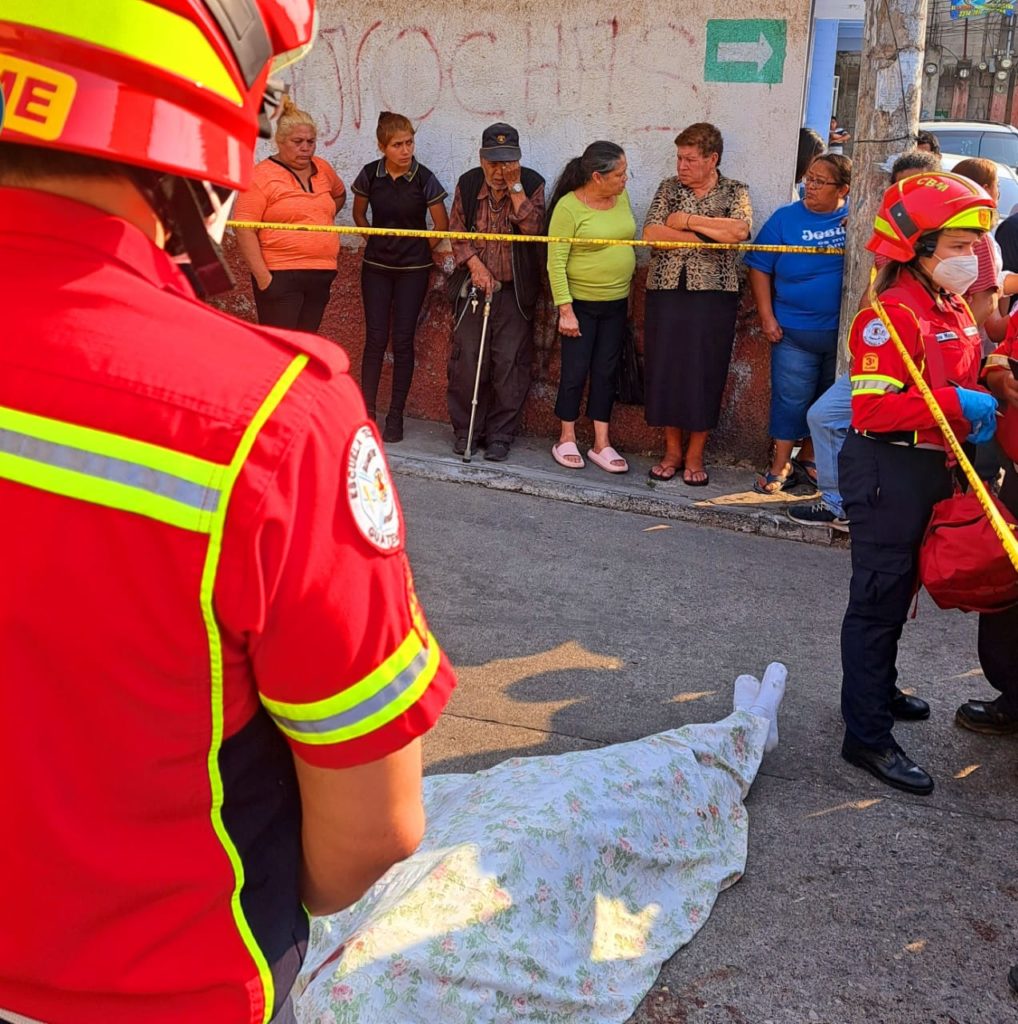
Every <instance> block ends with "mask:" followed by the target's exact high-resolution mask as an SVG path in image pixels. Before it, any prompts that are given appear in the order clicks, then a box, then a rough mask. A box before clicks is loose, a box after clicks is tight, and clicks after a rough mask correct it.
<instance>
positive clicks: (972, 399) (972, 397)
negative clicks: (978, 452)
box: [957, 388, 997, 444]
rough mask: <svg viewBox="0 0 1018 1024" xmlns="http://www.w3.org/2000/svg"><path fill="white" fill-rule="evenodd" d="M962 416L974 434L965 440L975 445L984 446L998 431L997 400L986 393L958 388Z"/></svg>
mask: <svg viewBox="0 0 1018 1024" xmlns="http://www.w3.org/2000/svg"><path fill="white" fill-rule="evenodd" d="M957 392H958V402H959V403H960V405H961V414H962V416H964V417H965V419H967V420H968V421H969V425H970V426H971V428H972V433H971V434H969V436H968V437H966V438H965V440H966V441H971V442H972V443H973V444H984V443H985V442H986V441H989V440H990V438H991V437H993V432H994V431H995V430H996V429H997V399H995V398H994V397H993V395H988V394H987V393H986V392H985V391H973V390H972V389H971V388H958V389H957Z"/></svg>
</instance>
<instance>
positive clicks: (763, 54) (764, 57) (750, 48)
mask: <svg viewBox="0 0 1018 1024" xmlns="http://www.w3.org/2000/svg"><path fill="white" fill-rule="evenodd" d="M773 54H774V50H773V48H772V47H771V44H770V43H769V42H767V37H766V36H765V35H764V34H763V32H761V33H760V38H759V39H757V41H756V42H755V43H718V63H719V64H755V65H756V73H757V74H760V72H761V71H762V70H763V66H764V65H765V64H766V63H767V61H769V60H770V59H771V57H772V56H773Z"/></svg>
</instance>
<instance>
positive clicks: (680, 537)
mask: <svg viewBox="0 0 1018 1024" xmlns="http://www.w3.org/2000/svg"><path fill="white" fill-rule="evenodd" d="M397 485H398V487H399V491H400V494H401V498H402V501H403V506H404V510H405V512H406V516H407V521H408V524H409V548H410V555H411V560H412V562H413V566H414V572H415V577H416V580H417V587H418V592H419V595H420V597H421V600H422V603H423V605H424V608H425V610H426V613H427V616H428V619H429V622H430V625H431V628H432V629H433V631H434V632H435V633H436V635H437V636H438V637H439V640H440V641H441V642H442V645H443V647H444V648H445V649H446V651H447V652H448V654H449V655H450V657H451V659H452V661H453V663H454V664H455V665H456V667H457V670H458V673H459V679H460V686H459V689H458V690H457V692H456V694H455V695H454V697H453V699H452V701H451V703H450V706H449V708H448V710H447V712H446V714H445V715H444V717H443V718H442V720H441V722H440V723H439V725H438V726H437V728H436V729H435V730H434V732H433V733H432V734H430V735H429V737H428V738H427V740H426V743H425V756H426V760H427V770H428V771H429V773H435V772H463V771H475V770H477V769H480V768H484V767H487V766H490V765H492V764H495V763H497V762H499V761H502V760H504V759H506V758H508V757H512V756H517V755H531V754H545V753H555V752H560V751H565V750H574V749H580V748H584V747H590V746H595V745H601V744H606V743H614V742H618V741H623V740H629V739H633V738H636V737H639V736H643V735H646V734H649V733H653V732H658V731H661V730H664V729H669V728H673V727H675V726H678V725H682V724H685V723H688V722H699V721H710V720H714V719H718V718H722V717H724V716H725V715H726V714H727V713H728V711H729V710H730V708H731V690H732V681H733V680H734V678H735V676H736V675H738V674H739V673H740V672H747V671H750V672H754V673H755V674H757V675H759V674H760V673H761V672H762V671H763V669H764V667H765V665H766V664H767V663H768V662H769V661H772V660H780V661H784V662H785V663H786V664H787V666H788V668H789V684H788V690H787V693H786V697H785V701H784V704H783V706H782V714H781V720H780V734H781V743H780V745H779V747H778V749H777V750H776V751H775V752H774V753H772V754H770V755H768V756H767V757H766V758H765V760H764V764H763V767H762V769H761V772H760V775H759V776H758V778H757V781H756V783H755V785H754V787H753V790H752V792H751V794H750V797H749V799H748V801H747V806H748V809H749V813H750V823H751V824H750V845H749V862H748V864H747V869H746V875H745V877H744V878H743V879H742V880H741V881H740V882H738V883H737V884H736V885H735V886H734V887H733V888H732V889H730V890H729V891H727V892H726V893H724V894H722V896H721V897H720V899H719V900H718V903H717V905H716V907H715V909H714V912H713V914H712V915H711V917H710V919H709V920H708V922H707V924H706V926H705V927H704V928H703V929H702V930H701V932H700V933H699V934H698V935H697V937H696V938H695V939H694V941H693V942H692V943H691V944H690V945H688V946H687V947H685V948H684V949H682V950H680V951H679V953H678V954H677V955H676V956H675V957H673V958H672V960H670V961H669V962H668V963H667V964H666V965H665V967H664V969H663V971H662V973H661V976H660V978H659V980H658V983H657V985H655V987H654V988H653V989H652V990H651V992H650V993H649V994H648V996H647V998H646V999H645V1000H644V1002H643V1004H642V1006H641V1007H640V1008H639V1010H638V1011H637V1013H636V1015H635V1016H634V1018H633V1021H634V1022H639V1024H659V1022H660V1024H663V1022H669V1024H722V1022H724V1024H732V1022H734V1024H767V1022H771V1024H793V1022H794V1024H799V1022H807V1021H820V1022H829V1024H864V1022H865V1024H917V1022H922V1024H927V1022H929V1024H933V1022H936V1024H1002V1022H1006V1021H1010V1020H1018V997H1015V996H1013V995H1012V994H1011V992H1010V991H1009V989H1008V987H1007V982H1006V977H1005V976H1006V971H1007V968H1008V966H1009V965H1010V964H1011V963H1013V962H1018V934H1016V932H1018V929H1016V920H1018V857H1016V850H1018V787H1016V786H1015V782H1016V771H1015V765H1016V754H1018V739H1005V740H999V739H992V738H987V737H981V736H976V735H974V734H971V733H968V732H965V731H963V730H961V729H959V728H957V727H956V726H955V725H954V724H953V721H952V720H953V715H954V710H955V708H956V707H957V706H958V704H960V703H961V702H962V701H963V700H965V699H967V698H968V697H970V696H976V695H985V694H988V693H989V688H988V687H987V685H986V683H985V681H984V680H983V678H982V676H981V674H980V672H979V668H978V661H977V659H976V654H975V636H976V620H975V618H974V617H973V616H964V615H961V614H960V613H951V614H948V613H945V612H941V611H939V610H938V609H936V608H935V607H934V606H933V605H932V604H931V603H930V602H929V601H927V600H925V599H924V600H922V601H920V603H919V613H918V616H917V617H916V618H915V619H914V620H913V621H910V622H909V623H908V624H907V626H906V628H905V635H904V638H903V642H902V653H901V657H900V659H899V668H900V670H901V685H902V686H903V687H905V688H906V689H912V690H914V691H915V692H917V693H919V694H920V695H921V696H923V697H924V698H926V699H927V700H928V701H929V702H930V704H931V705H932V708H933V714H932V717H931V718H930V720H929V721H927V722H924V723H916V724H909V725H899V727H898V728H897V729H896V737H897V739H898V741H899V742H900V743H901V744H902V746H903V747H904V748H905V750H906V751H908V752H909V753H910V754H911V755H912V756H913V757H914V758H915V759H916V760H917V761H918V762H919V763H920V764H922V765H923V766H924V767H926V768H927V769H928V770H930V771H931V772H932V773H933V774H934V776H935V778H936V780H937V789H936V791H935V793H934V794H933V795H932V796H931V797H927V798H919V797H910V796H908V795H905V794H902V793H898V792H896V791H894V790H891V789H887V788H884V787H882V786H881V785H880V784H879V783H877V782H876V780H873V779H871V778H870V777H869V776H868V775H866V774H864V773H862V772H861V771H859V770H858V769H855V768H852V767H851V766H849V765H847V764H846V763H845V762H843V761H842V760H841V758H840V757H839V755H838V750H839V747H840V742H841V719H840V714H839V711H838V690H839V685H840V670H839V654H838V631H839V627H840V621H841V615H842V613H843V611H844V605H845V597H846V593H847V585H848V576H849V555H848V552H847V551H845V550H843V549H837V548H823V547H819V546H815V545H805V544H799V543H795V542H793V541H788V540H782V539H777V538H770V537H760V536H752V535H744V534H740V533H735V532H731V531H726V530H718V529H712V528H710V527H706V526H699V525H690V524H686V523H682V522H675V521H667V520H657V519H654V518H651V517H648V516H641V515H635V514H632V513H626V512H615V511H608V510H606V509H603V508H588V507H585V506H582V505H576V504H568V503H564V502H557V501H551V500H547V499H542V498H535V497H528V496H525V495H521V494H506V493H502V492H498V491H493V490H488V489H486V488H480V487H470V486H465V485H463V484H456V483H441V482H434V481H429V480H423V479H413V478H410V477H406V476H397Z"/></svg>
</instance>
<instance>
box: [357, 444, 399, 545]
mask: <svg viewBox="0 0 1018 1024" xmlns="http://www.w3.org/2000/svg"><path fill="white" fill-rule="evenodd" d="M346 495H347V499H348V501H349V502H350V511H351V512H352V513H353V521H354V522H355V523H356V524H357V529H358V530H360V531H361V533H362V534H363V535H364V539H365V540H366V541H367V542H368V543H369V544H371V545H372V546H373V547H376V548H378V550H379V551H382V552H386V553H388V552H391V551H398V550H399V548H400V545H401V543H402V542H401V540H400V522H399V505H397V504H396V492H395V490H394V489H393V486H392V477H390V476H389V467H388V466H387V465H386V463H385V457H384V456H383V455H382V449H381V448H380V447H379V446H378V441H377V439H376V438H375V433H374V431H373V430H372V429H371V427H369V426H363V427H361V428H360V430H358V431H357V433H356V434H354V436H353V440H352V441H351V442H350V454H349V455H348V456H347V460H346Z"/></svg>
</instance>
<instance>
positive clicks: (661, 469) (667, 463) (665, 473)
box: [647, 455, 682, 483]
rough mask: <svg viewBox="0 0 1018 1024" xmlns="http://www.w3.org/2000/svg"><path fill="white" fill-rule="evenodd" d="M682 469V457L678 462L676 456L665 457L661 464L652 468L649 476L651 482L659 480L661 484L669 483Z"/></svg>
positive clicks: (662, 458)
mask: <svg viewBox="0 0 1018 1024" xmlns="http://www.w3.org/2000/svg"><path fill="white" fill-rule="evenodd" d="M681 469H682V458H681V457H679V458H678V460H676V459H675V457H674V456H668V455H663V456H662V457H661V461H660V462H658V463H657V464H656V465H653V466H651V467H650V472H649V473H648V474H647V475H648V476H649V477H650V478H651V480H657V481H658V482H659V483H667V482H668V481H669V480H671V479H672V478H673V477H674V476H675V474H676V473H678V472H679V471H680V470H681Z"/></svg>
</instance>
